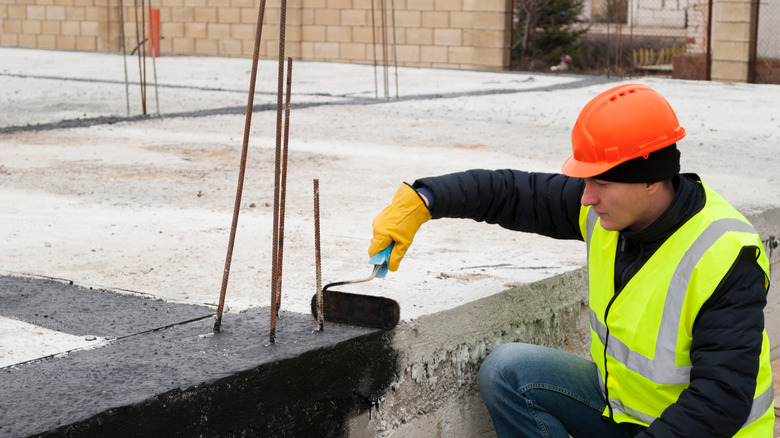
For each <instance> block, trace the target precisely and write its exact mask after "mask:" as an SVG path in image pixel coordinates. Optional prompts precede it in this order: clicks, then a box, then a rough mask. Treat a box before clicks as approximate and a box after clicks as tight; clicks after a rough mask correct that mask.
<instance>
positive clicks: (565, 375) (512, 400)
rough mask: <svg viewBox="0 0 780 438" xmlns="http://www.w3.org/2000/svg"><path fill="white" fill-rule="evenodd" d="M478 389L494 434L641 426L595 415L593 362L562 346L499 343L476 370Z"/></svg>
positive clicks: (630, 431)
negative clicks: (620, 422)
mask: <svg viewBox="0 0 780 438" xmlns="http://www.w3.org/2000/svg"><path fill="white" fill-rule="evenodd" d="M479 392H480V394H481V395H482V399H483V400H484V401H485V405H487V408H488V412H490V417H491V418H492V419H493V425H494V426H495V428H496V433H497V434H498V436H499V437H513V438H515V437H545V438H546V437H564V438H565V437H568V436H569V435H571V436H573V437H575V438H579V437H599V438H608V437H616V438H618V437H619V438H623V437H633V436H635V435H636V434H638V433H640V432H642V431H643V430H645V427H643V426H640V425H637V424H630V423H623V424H618V423H615V422H613V421H611V420H610V419H608V418H603V417H602V416H601V413H602V411H603V410H604V407H605V406H606V402H605V401H604V396H603V395H602V393H601V388H600V387H599V382H598V370H597V368H596V364H594V363H593V362H591V361H589V360H587V359H583V358H581V357H579V356H575V355H573V354H571V353H567V352H565V351H560V350H556V349H554V348H549V347H542V346H539V345H530V344H520V343H513V344H503V345H500V346H498V347H497V348H496V349H494V350H493V351H492V352H491V353H490V355H488V357H487V359H485V362H484V363H483V364H482V366H481V367H480V369H479Z"/></svg>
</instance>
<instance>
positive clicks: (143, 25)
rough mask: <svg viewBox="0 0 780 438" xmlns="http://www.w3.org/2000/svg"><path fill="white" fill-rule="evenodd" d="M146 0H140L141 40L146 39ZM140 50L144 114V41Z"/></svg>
mask: <svg viewBox="0 0 780 438" xmlns="http://www.w3.org/2000/svg"><path fill="white" fill-rule="evenodd" d="M145 5H146V0H141V35H140V38H141V41H144V40H146V6H145ZM139 50H140V51H141V59H143V64H144V69H143V70H144V74H143V79H142V80H141V87H142V88H143V90H144V93H143V99H144V102H143V107H144V115H146V97H147V96H146V91H147V90H146V53H147V52H146V43H145V42H144V44H141V47H140V49H139Z"/></svg>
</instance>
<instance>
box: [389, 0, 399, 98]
mask: <svg viewBox="0 0 780 438" xmlns="http://www.w3.org/2000/svg"><path fill="white" fill-rule="evenodd" d="M390 11H391V13H392V15H391V18H392V26H393V62H394V63H395V98H396V99H398V97H399V96H398V45H397V44H396V39H395V0H390Z"/></svg>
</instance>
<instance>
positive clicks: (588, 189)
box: [580, 179, 598, 207]
mask: <svg viewBox="0 0 780 438" xmlns="http://www.w3.org/2000/svg"><path fill="white" fill-rule="evenodd" d="M580 203H581V204H582V205H584V206H586V207H587V206H590V205H595V204H597V203H598V197H597V196H596V190H595V189H594V188H593V182H592V181H589V180H587V179H586V180H585V190H583V191H582V198H580Z"/></svg>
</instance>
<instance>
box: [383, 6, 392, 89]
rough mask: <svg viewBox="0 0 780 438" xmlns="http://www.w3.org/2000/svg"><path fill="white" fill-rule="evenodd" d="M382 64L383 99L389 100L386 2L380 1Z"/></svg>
mask: <svg viewBox="0 0 780 438" xmlns="http://www.w3.org/2000/svg"><path fill="white" fill-rule="evenodd" d="M382 64H383V71H384V86H385V99H389V98H390V91H389V90H388V88H389V84H390V79H389V78H388V74H389V71H388V65H389V62H388V60H387V1H386V0H382Z"/></svg>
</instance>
